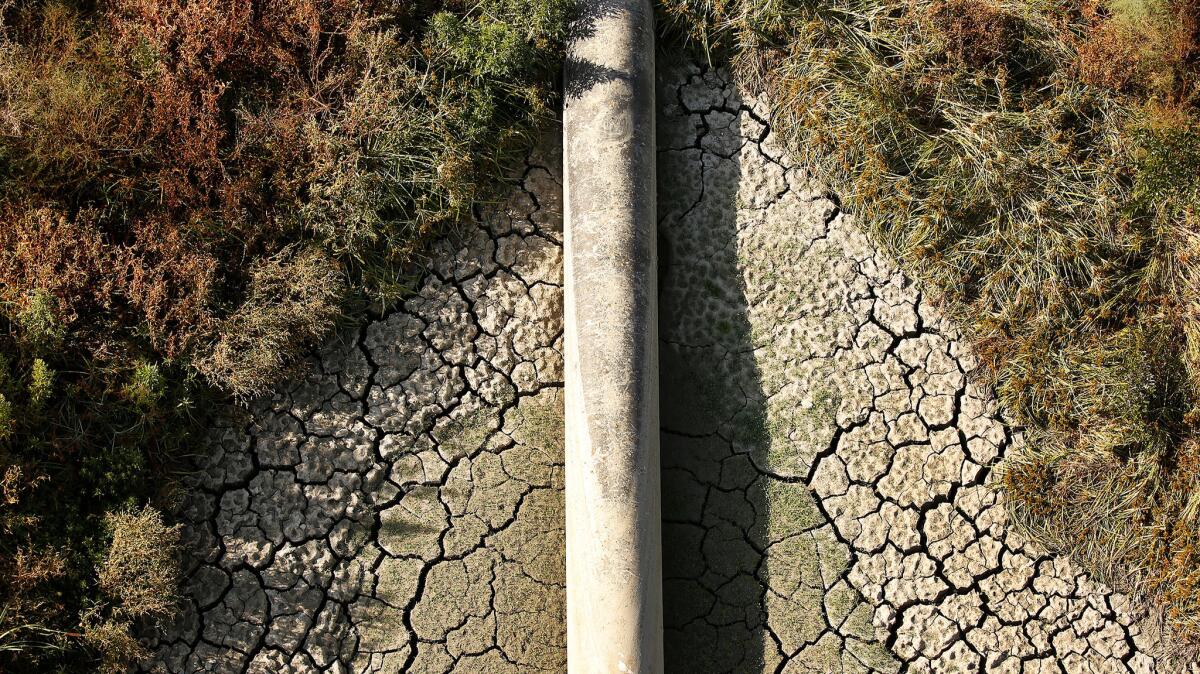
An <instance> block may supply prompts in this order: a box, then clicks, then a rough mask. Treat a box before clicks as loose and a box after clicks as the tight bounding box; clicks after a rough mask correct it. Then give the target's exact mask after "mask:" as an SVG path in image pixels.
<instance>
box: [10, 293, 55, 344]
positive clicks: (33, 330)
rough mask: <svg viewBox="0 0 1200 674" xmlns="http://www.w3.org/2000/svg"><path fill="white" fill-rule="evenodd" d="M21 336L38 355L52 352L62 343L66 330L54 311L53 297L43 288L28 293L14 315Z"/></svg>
mask: <svg viewBox="0 0 1200 674" xmlns="http://www.w3.org/2000/svg"><path fill="white" fill-rule="evenodd" d="M16 323H17V325H18V326H19V327H20V329H21V337H22V340H23V341H24V343H25V344H26V345H27V347H28V348H29V350H30V351H32V352H33V353H36V354H38V355H43V356H44V355H47V354H50V353H53V352H54V351H56V350H57V349H59V348H61V347H62V345H63V340H64V339H65V338H66V335H67V330H66V326H65V325H63V322H62V320H61V319H60V318H59V317H58V315H57V313H56V312H55V302H54V298H53V297H51V296H50V293H48V292H46V291H45V290H35V291H33V292H31V293H30V294H29V297H28V299H27V300H26V302H25V306H24V307H22V308H21V309H20V310H19V311H18V312H17V315H16Z"/></svg>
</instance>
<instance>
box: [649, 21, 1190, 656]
mask: <svg viewBox="0 0 1200 674" xmlns="http://www.w3.org/2000/svg"><path fill="white" fill-rule="evenodd" d="M661 4H662V5H663V6H664V12H663V13H664V16H665V17H667V18H668V19H676V20H678V19H683V20H687V21H698V22H699V23H698V24H697V25H694V26H688V27H686V29H685V28H680V30H681V31H684V32H686V33H688V35H690V36H691V37H693V38H697V39H700V38H702V39H704V40H705V41H706V44H707V45H709V47H710V48H713V47H712V46H713V45H717V48H720V49H724V50H725V53H726V55H727V56H728V57H729V58H730V60H731V61H732V63H733V65H734V68H735V70H736V71H737V73H738V74H739V75H740V76H741V78H742V79H743V80H745V81H747V82H748V83H750V84H751V85H752V86H761V87H764V88H765V89H766V90H767V91H768V92H769V94H770V95H771V97H772V100H773V102H774V104H775V121H776V123H777V125H778V126H779V127H780V129H781V131H782V132H783V134H784V136H785V137H786V138H787V140H788V141H789V142H790V144H791V147H792V149H793V150H794V151H795V152H796V153H797V154H798V155H799V156H800V157H801V158H802V159H803V160H805V161H806V162H807V163H809V164H810V165H811V166H813V167H814V168H815V169H816V170H817V173H818V174H819V175H822V176H824V177H826V178H827V179H829V180H830V181H831V182H832V183H833V184H834V187H835V189H837V190H838V192H839V194H840V195H841V196H842V197H843V198H844V199H845V200H846V201H847V202H848V203H849V205H850V207H851V208H852V209H853V211H854V212H855V214H856V216H857V217H858V218H859V220H860V222H862V223H863V225H864V226H865V227H866V228H868V230H869V231H870V232H871V233H872V234H873V236H874V238H875V239H876V241H878V242H879V243H881V244H882V245H884V247H885V248H886V249H888V250H889V251H891V252H892V253H893V254H895V255H896V256H897V257H898V258H899V260H900V261H901V262H902V264H903V266H904V267H905V269H906V270H907V271H908V272H909V273H910V274H912V275H914V276H916V277H918V278H920V279H921V280H922V281H924V282H926V283H927V284H929V285H931V286H932V287H934V288H936V289H938V290H939V291H940V294H941V297H942V298H943V300H944V302H945V306H946V308H947V310H948V311H949V312H950V313H951V314H953V315H955V316H956V317H957V318H958V319H959V321H960V322H961V323H962V324H964V325H966V326H968V327H969V330H970V332H971V333H972V337H973V341H974V343H975V345H976V350H977V353H978V355H979V358H980V360H981V361H982V364H983V365H984V369H983V371H984V372H985V373H986V374H989V375H990V376H991V378H992V380H993V382H994V383H995V386H996V390H997V392H998V395H999V397H1000V398H1001V400H1002V402H1003V403H1004V405H1005V407H1006V409H1007V412H1008V414H1009V415H1010V417H1011V418H1012V419H1013V421H1015V422H1016V423H1017V424H1020V425H1021V426H1024V427H1025V428H1026V440H1027V441H1026V443H1025V446H1024V447H1023V448H1021V449H1019V450H1017V451H1014V452H1011V453H1010V456H1009V457H1008V460H1007V463H1006V465H1005V467H1004V470H1003V473H1002V474H1003V482H1004V486H1005V487H1006V489H1007V491H1008V494H1009V503H1010V506H1011V510H1012V512H1013V515H1014V517H1015V519H1016V520H1017V521H1018V522H1019V523H1020V524H1021V525H1023V526H1024V527H1025V528H1026V529H1027V530H1028V531H1029V532H1030V533H1031V534H1032V535H1033V536H1034V537H1035V538H1037V539H1038V540H1040V541H1042V542H1043V543H1044V544H1046V545H1047V546H1049V547H1050V548H1052V549H1056V550H1061V551H1065V552H1067V553H1069V554H1071V555H1073V556H1074V557H1075V558H1076V559H1077V560H1079V561H1080V562H1082V563H1083V565H1084V566H1085V567H1086V568H1088V569H1090V570H1091V571H1093V572H1095V573H1097V574H1098V575H1099V576H1101V577H1102V578H1105V579H1107V580H1108V581H1109V582H1111V583H1113V584H1114V585H1116V586H1118V587H1120V588H1122V589H1125V590H1129V591H1132V592H1134V593H1136V594H1137V595H1138V596H1141V597H1143V598H1146V599H1148V600H1151V601H1155V602H1158V603H1159V604H1160V605H1161V606H1163V607H1164V608H1165V610H1166V613H1167V616H1168V618H1169V620H1170V622H1171V623H1172V624H1173V625H1174V626H1175V627H1177V628H1179V629H1180V630H1181V631H1182V632H1183V633H1184V634H1186V635H1188V636H1189V637H1191V638H1196V637H1200V603H1198V602H1200V585H1197V580H1198V579H1200V574H1197V573H1196V571H1195V569H1197V568H1200V549H1197V547H1196V539H1197V536H1198V535H1200V522H1198V521H1197V519H1196V518H1197V511H1198V510H1200V497H1196V496H1194V495H1195V494H1196V486H1197V484H1196V473H1195V470H1196V463H1197V459H1196V458H1195V453H1196V446H1197V442H1198V439H1200V434H1198V433H1197V430H1198V428H1197V422H1200V411H1198V409H1197V407H1196V401H1197V396H1196V393H1197V390H1198V389H1197V384H1200V367H1198V366H1200V323H1198V322H1197V318H1200V304H1198V301H1200V286H1198V285H1197V281H1198V280H1200V277H1198V272H1197V271H1195V270H1196V264H1195V263H1196V262H1197V260H1198V259H1200V257H1198V256H1200V247H1198V245H1200V244H1198V239H1197V236H1198V235H1200V219H1198V216H1197V208H1198V206H1200V144H1198V143H1197V141H1198V140H1200V135H1197V132H1198V130H1200V113H1198V111H1197V109H1196V105H1195V104H1196V102H1197V99H1196V91H1197V87H1196V67H1197V59H1196V54H1197V53H1200V52H1198V51H1197V50H1198V49H1200V42H1198V41H1197V37H1198V34H1197V29H1196V26H1197V21H1196V19H1197V16H1198V15H1197V7H1198V3H1196V2H1194V0H1144V1H1142V0H1111V1H1099V0H1097V1H1093V0H1073V1H1072V2H1066V3H1043V2H1035V1H1033V0H939V1H938V2H935V3H933V4H927V3H920V2H916V1H915V0H831V1H829V2H822V3H795V4H790V3H789V4H786V5H781V4H777V3H760V2H754V1H751V0H745V1H742V2H728V3H707V2H700V1H699V0H663V1H662V3H661ZM698 33H700V34H701V35H698Z"/></svg>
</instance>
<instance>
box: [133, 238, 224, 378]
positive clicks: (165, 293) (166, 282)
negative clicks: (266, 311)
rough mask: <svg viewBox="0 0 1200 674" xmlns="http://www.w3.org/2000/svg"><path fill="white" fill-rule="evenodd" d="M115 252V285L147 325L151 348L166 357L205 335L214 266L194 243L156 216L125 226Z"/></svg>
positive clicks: (210, 318)
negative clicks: (125, 235) (127, 230)
mask: <svg viewBox="0 0 1200 674" xmlns="http://www.w3.org/2000/svg"><path fill="white" fill-rule="evenodd" d="M131 230H132V232H131V236H130V238H131V241H130V243H129V245H128V246H126V247H125V248H123V249H122V251H121V266H122V272H123V273H122V275H121V285H122V290H123V291H124V293H125V295H126V297H127V298H128V300H129V302H130V303H131V304H132V305H133V306H134V307H135V308H136V309H137V310H138V311H139V313H140V314H141V317H142V319H143V320H144V321H145V322H146V325H147V326H148V328H149V332H150V339H151V341H152V342H153V343H154V346H155V347H156V348H157V349H159V350H160V351H161V352H162V353H163V354H164V355H165V356H167V357H168V358H174V357H177V356H179V355H182V354H184V353H185V352H187V350H188V349H189V348H190V347H191V346H192V345H193V343H194V341H195V339H197V338H199V337H203V336H207V335H209V334H210V333H211V331H212V329H213V327H214V325H215V319H214V317H213V313H212V312H213V302H214V299H215V295H216V288H217V281H218V276H217V274H218V265H217V261H216V259H215V258H214V257H213V255H212V254H211V253H210V252H208V251H207V250H206V249H205V246H203V245H202V244H200V243H199V242H197V241H195V240H192V239H191V238H189V237H187V236H186V235H185V234H184V233H183V232H182V231H180V228H179V227H176V226H175V225H173V224H171V223H166V222H163V221H162V220H160V219H155V218H148V219H145V220H139V221H138V222H136V223H134V224H133V225H132V226H131Z"/></svg>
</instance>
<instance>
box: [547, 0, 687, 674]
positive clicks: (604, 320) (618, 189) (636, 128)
mask: <svg viewBox="0 0 1200 674" xmlns="http://www.w3.org/2000/svg"><path fill="white" fill-rule="evenodd" d="M581 4H582V7H581V10H582V16H581V17H580V18H579V19H578V21H577V22H576V24H575V26H574V30H573V31H572V34H573V36H574V37H573V38H572V40H571V41H570V43H569V45H568V49H567V66H566V68H565V74H564V91H565V96H564V104H563V164H564V186H563V193H564V218H565V220H564V226H565V244H564V254H565V260H564V270H563V274H564V284H565V289H564V290H565V293H564V294H565V307H564V309H565V324H564V330H565V335H564V343H565V351H566V353H565V354H564V355H565V361H566V372H565V376H566V392H565V395H566V420H565V422H566V463H567V466H566V501H567V503H566V510H567V513H566V527H567V533H566V536H567V574H566V578H567V670H568V672H570V674H613V673H616V672H622V673H625V672H637V673H639V674H657V673H658V672H662V670H663V647H662V644H663V641H662V556H661V541H660V530H661V519H660V508H659V459H658V453H659V417H658V303H657V296H658V291H657V285H658V281H657V251H656V230H657V223H656V205H655V175H654V171H655V152H656V147H655V136H654V133H655V130H654V114H655V110H654V14H653V9H652V8H651V5H650V2H649V0H584V1H583V2H582V3H581Z"/></svg>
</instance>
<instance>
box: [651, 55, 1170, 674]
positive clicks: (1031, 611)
mask: <svg viewBox="0 0 1200 674" xmlns="http://www.w3.org/2000/svg"><path fill="white" fill-rule="evenodd" d="M660 73H661V75H660V90H659V109H660V111H661V116H660V119H659V176H660V179H659V204H660V207H659V213H660V218H661V222H660V236H661V243H660V256H661V258H662V259H663V261H664V266H663V269H662V270H661V272H660V273H661V275H662V298H661V306H662V308H661V315H662V323H661V339H662V349H661V357H662V376H663V379H662V389H663V414H662V422H663V437H662V456H663V474H662V481H663V518H664V541H663V549H664V560H663V563H664V567H665V571H664V574H665V577H664V583H665V585H664V605H665V606H666V627H667V638H666V652H667V665H668V666H667V669H668V671H673V672H680V673H682V672H786V673H788V674H792V673H797V672H814V673H815V672H820V673H823V674H824V673H829V672H856V673H858V672H889V673H890V672H988V673H991V672H996V673H999V672H1014V673H1015V672H1069V673H1074V672H1155V671H1157V672H1168V671H1170V672H1175V671H1183V670H1184V669H1185V667H1184V666H1183V665H1182V664H1180V663H1172V662H1170V661H1168V660H1167V659H1166V658H1161V657H1158V656H1159V654H1160V653H1162V652H1163V651H1164V650H1165V648H1164V646H1165V645H1166V644H1163V643H1161V642H1160V641H1159V638H1158V635H1157V633H1156V632H1155V631H1154V629H1153V627H1152V624H1151V623H1150V622H1149V621H1147V620H1144V619H1142V616H1140V615H1139V614H1138V613H1137V612H1136V611H1135V610H1134V609H1133V608H1132V607H1131V605H1130V603H1129V602H1128V601H1127V599H1126V598H1125V597H1122V596H1121V595H1119V594H1115V593H1113V592H1111V591H1110V590H1109V589H1107V588H1105V587H1104V586H1103V585H1100V584H1098V583H1096V582H1093V581H1092V580H1090V579H1089V578H1088V577H1087V576H1086V575H1084V574H1081V573H1080V572H1079V571H1078V570H1076V569H1074V568H1072V566H1071V565H1070V564H1069V563H1068V562H1067V561H1065V560H1063V559H1060V558H1056V557H1053V556H1049V555H1046V554H1044V553H1043V552H1042V551H1039V550H1037V549H1034V548H1033V547H1032V546H1031V545H1029V544H1027V543H1026V542H1025V541H1024V540H1022V538H1021V537H1020V536H1018V535H1016V534H1015V533H1014V532H1013V531H1012V530H1011V529H1010V528H1009V527H1008V521H1007V517H1006V514H1005V510H1004V504H1003V499H1002V495H1001V494H999V493H998V492H996V491H995V490H994V489H993V488H992V486H991V475H992V468H993V467H994V466H995V464H996V463H997V462H998V461H999V460H1000V459H1001V458H1002V457H1003V456H1004V454H1005V452H1007V451H1009V450H1010V449H1011V448H1012V447H1013V446H1014V443H1016V442H1019V441H1020V438H1019V437H1015V436H1014V435H1013V433H1012V432H1011V431H1010V429H1009V428H1008V427H1006V425H1005V424H1004V423H1003V422H1002V420H1001V418H1000V417H999V416H998V413H997V410H996V405H995V401H994V399H993V397H992V395H991V392H990V391H988V390H987V389H984V388H982V387H980V386H979V385H978V384H977V383H976V382H975V378H973V377H972V370H973V368H974V367H975V364H974V362H973V360H972V358H971V356H970V353H969V352H968V350H967V348H966V347H965V345H964V344H963V343H961V342H960V341H959V339H958V334H957V332H956V331H955V329H954V327H953V326H951V325H949V324H948V323H947V322H946V321H944V320H942V318H941V317H940V316H939V315H938V312H937V310H936V308H935V307H934V306H933V305H932V303H931V301H930V299H929V298H928V297H926V296H925V295H924V294H923V293H922V292H921V290H920V289H919V288H917V287H915V286H914V285H913V284H912V283H910V282H909V281H908V280H907V279H906V278H905V277H904V276H903V275H902V274H901V273H899V271H898V270H897V268H896V265H895V264H893V262H892V261H891V260H889V259H887V258H886V257H885V256H883V255H881V254H880V253H879V252H877V251H876V250H875V249H874V248H873V247H872V246H871V244H870V242H869V241H868V239H867V238H866V237H865V236H864V235H863V233H862V232H861V231H860V230H859V229H858V228H857V227H856V226H855V224H854V221H853V218H852V217H850V216H849V215H847V214H845V213H843V212H842V211H841V209H840V207H839V205H838V201H837V198H836V197H835V196H834V195H831V194H829V193H828V192H825V191H823V190H822V188H821V187H820V185H819V183H817V182H815V181H813V180H812V179H811V178H810V176H809V175H808V174H806V173H805V172H804V171H803V170H801V169H799V168H797V167H796V166H794V165H792V164H791V163H790V162H789V160H788V158H787V156H786V153H785V152H783V150H782V148H781V147H780V146H779V144H778V143H777V141H776V138H775V136H774V135H773V134H772V132H771V127H770V123H769V110H768V108H767V106H766V104H765V102H764V101H761V100H756V99H754V98H752V97H742V96H741V95H740V94H739V93H738V91H737V90H736V88H735V87H734V86H733V85H732V84H731V83H730V81H729V78H728V77H727V76H726V75H724V74H723V73H721V72H720V71H712V70H708V69H705V68H701V67H698V66H694V65H693V66H674V67H664V66H663V65H662V64H660Z"/></svg>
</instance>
